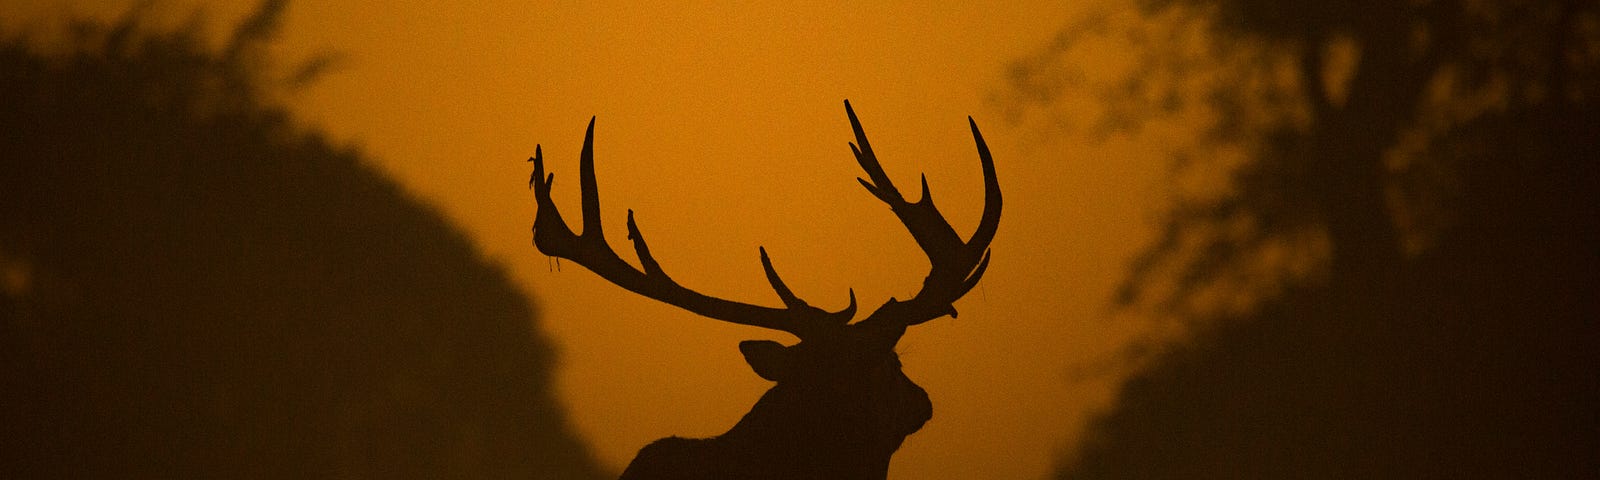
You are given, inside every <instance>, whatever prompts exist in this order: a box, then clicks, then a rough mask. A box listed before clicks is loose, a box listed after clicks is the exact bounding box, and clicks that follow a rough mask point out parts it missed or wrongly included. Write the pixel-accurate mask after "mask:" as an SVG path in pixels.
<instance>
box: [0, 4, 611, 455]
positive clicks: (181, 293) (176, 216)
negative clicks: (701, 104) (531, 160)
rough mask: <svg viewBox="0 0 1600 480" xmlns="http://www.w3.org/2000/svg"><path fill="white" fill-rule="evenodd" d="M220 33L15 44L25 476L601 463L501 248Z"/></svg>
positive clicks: (17, 397) (2, 318)
mask: <svg viewBox="0 0 1600 480" xmlns="http://www.w3.org/2000/svg"><path fill="white" fill-rule="evenodd" d="M281 8H282V2H268V3H266V4H264V5H263V8H262V9H261V11H260V12H258V13H257V14H256V15H255V16H253V17H252V18H250V19H248V20H246V22H245V23H244V24H242V25H241V26H240V27H239V30H238V32H237V33H236V35H235V37H234V38H233V40H232V42H231V43H229V44H228V46H227V47H225V48H224V49H223V50H221V51H211V50H209V49H207V48H205V47H204V46H203V45H204V42H202V41H200V40H199V38H197V37H198V34H197V33H196V29H195V28H193V27H191V28H187V29H182V30H179V31H174V32H161V31H153V30H151V29H149V28H146V27H141V26H139V23H138V22H139V18H138V17H139V16H138V15H131V16H130V17H129V19H128V20H126V21H124V22H122V23H118V24H112V25H104V24H93V23H83V24H80V25H77V26H75V27H74V28H72V29H71V32H73V33H72V34H71V35H69V36H68V38H65V39H63V40H60V41H53V42H50V41H44V40H38V39H33V40H26V39H20V38H17V37H14V36H7V39H6V40H5V41H4V42H3V43H0V192H3V193H0V198H3V201H0V286H3V287H4V288H3V289H0V372H3V375H0V477H4V478H217V477H245V478H325V477H341V478H569V479H591V478H598V477H600V473H599V471H598V468H597V467H596V466H595V464H594V462H593V460H592V458H591V457H590V455H589V453H588V452H587V450H586V448H585V447H584V446H583V445H582V444H581V443H580V442H579V441H578V439H577V438H576V437H575V436H574V435H573V433H572V431H571V430H570V429H569V427H568V426H567V425H566V424H565V420H564V414H563V412H562V410H561V409H560V406H559V405H558V404H557V402H556V399H555V395H554V393H553V392H552V391H551V382H550V377H551V375H550V374H551V370H552V368H553V367H554V365H555V361H554V356H553V352H552V347H551V346H550V344H549V342H548V341H547V340H546V339H545V338H543V337H542V336H541V335H540V333H539V331H538V330H537V329H536V324H535V322H534V312H533V310H532V309H531V307H530V305H529V303H528V301H527V300H526V299H525V298H524V297H523V296H522V295H521V294H520V293H519V292H518V290H517V289H516V288H515V287H514V286H513V285H512V283H511V282H510V281H509V280H508V279H507V277H506V276H505V274H504V272H502V271H501V270H500V268H499V267H497V266H495V265H493V264H491V263H490V262H488V261H486V260H485V259H484V258H483V257H482V256H481V255H480V253H479V252H477V251H476V250H475V249H474V247H473V246H472V245H471V243H470V242H469V240H468V239H467V238H466V237H465V236H464V235H463V234H462V233H461V232H459V231H458V230H457V229H456V228H455V227H453V226H451V225H449V224H447V223H446V222H445V221H444V220H443V218H442V217H441V216H440V215H439V214H438V213H437V212H435V211H433V210H432V209H430V208H429V207H427V206H425V205H424V204H422V203H421V202H419V201H417V200H416V199H414V198H412V197H411V196H409V195H408V194H407V193H405V192H404V191H402V190H401V189H400V187H398V186H397V185H396V184H395V183H393V182H392V181H391V180H389V179H387V178H385V177H384V176H382V175H381V174H380V173H378V172H377V171H376V170H375V169H374V168H373V167H372V166H371V165H370V162H369V161H368V160H367V159H365V158H363V157H362V156H361V154H360V153H359V152H356V151H354V150H353V149H349V148H341V147H336V146H333V145H330V144H329V143H328V142H327V141H326V140H325V139H323V138H322V137H321V136H320V135H318V134H316V133H315V132H306V131H304V130H301V129H298V128H296V127H295V126H294V125H293V123H292V121H291V120H290V119H289V117H288V115H287V114H286V113H285V112H284V110H282V109H281V108H280V107H278V106H276V105H275V104H274V103H273V102H271V101H269V100H268V99H269V98H270V97H271V94H272V91H273V88H274V86H273V85H271V82H268V81H266V80H263V78H264V77H265V74H264V73H262V71H263V70H262V69H261V65H262V63H263V62H264V61H265V60H264V59H263V58H262V55H263V53H262V51H263V50H262V49H263V48H264V47H263V43H264V42H265V40H266V39H267V38H268V37H270V36H271V32H272V30H273V27H274V26H275V24H276V20H277V18H276V16H277V14H278V12H279V11H281Z"/></svg>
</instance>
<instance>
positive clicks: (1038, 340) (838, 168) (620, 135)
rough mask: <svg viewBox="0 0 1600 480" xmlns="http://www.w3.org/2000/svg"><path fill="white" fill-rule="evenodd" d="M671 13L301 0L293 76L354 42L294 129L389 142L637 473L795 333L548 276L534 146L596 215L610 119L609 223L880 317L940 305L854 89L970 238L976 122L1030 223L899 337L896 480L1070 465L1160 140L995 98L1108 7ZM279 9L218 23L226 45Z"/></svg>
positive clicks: (728, 400) (698, 275) (569, 200)
mask: <svg viewBox="0 0 1600 480" xmlns="http://www.w3.org/2000/svg"><path fill="white" fill-rule="evenodd" d="M24 3H26V5H24ZM132 3H133V2H123V1H108V2H50V1H35V2H32V3H29V2H7V4H6V5H5V6H0V16H3V17H4V18H6V19H7V21H8V24H12V25H15V24H18V23H19V21H21V22H27V21H37V20H45V21H48V20H52V19H60V18H66V17H67V16H68V15H69V13H70V12H78V13H84V14H92V15H97V16H107V17H110V16H115V15H118V14H120V13H121V12H124V11H126V10H127V9H128V7H129V5H130V4H132ZM192 3H193V4H198V3H201V2H192ZM648 3H650V2H556V3H553V4H548V5H541V4H537V3H536V2H514V1H507V0H487V1H477V2H397V3H396V4H394V5H383V6H375V4H374V3H372V2H356V1H331V2H329V1H324V2H309V1H308V2H296V3H293V4H291V5H290V7H289V12H288V17H287V19H288V20H287V24H286V25H285V31H284V32H283V34H282V36H281V41H280V42H279V43H278V45H279V46H280V52H279V53H280V55H279V56H278V58H279V59H280V60H284V61H285V62H284V63H288V62H291V61H295V60H299V59H304V58H307V57H308V56H310V55H312V54H314V53H317V52H323V51H329V50H333V51H337V52H340V53H341V54H342V56H343V58H344V61H343V62H342V63H341V64H340V65H341V66H340V68H339V69H337V70H336V71H334V72H333V73H332V74H330V75H328V76H326V77H325V78H323V79H322V80H320V81H319V82H318V83H316V84H315V85H313V86H311V87H309V88H307V89H306V90H304V91H301V92H299V93H298V94H297V95H295V96H294V97H292V98H290V99H289V101H290V102H291V104H292V105H293V106H294V109H295V111H296V112H297V113H298V114H299V115H301V118H302V119H304V120H306V121H307V122H308V125H309V126H315V127H319V128H323V129H325V130H326V131H328V132H329V133H330V134H331V135H332V136H333V137H334V138H336V139H339V140H341V141H346V142H349V143H350V144H352V145H356V146H359V147H360V148H362V149H364V150H365V151H367V152H369V153H370V154H372V156H373V157H374V158H376V159H377V161H379V162H380V164H381V167H382V168H383V169H384V170H386V171H388V172H390V173H391V174H392V175H393V176H394V177H395V178H397V179H398V180H399V182H400V183H402V184H403V185H405V186H406V187H408V188H409V189H411V190H412V191H414V192H415V193H416V194H417V195H418V196H420V197H423V198H425V199H426V200H427V201H429V202H431V203H432V204H434V205H437V206H438V208H439V209H440V210H442V211H443V212H445V214H446V215H448V216H449V217H450V218H452V219H453V220H455V221H456V222H457V223H458V224H460V225H461V226H463V227H464V229H465V230H466V231H467V232H469V233H470V234H471V235H472V236H473V237H474V239H475V240H476V242H477V244H478V245H479V246H480V247H481V249H482V251H484V252H485V253H486V255H488V256H490V257H492V258H494V259H496V260H497V261H499V262H500V263H502V264H504V265H505V266H506V267H507V268H508V269H509V270H510V271H511V272H512V276H513V277H514V278H516V279H517V280H518V281H519V282H520V283H521V285H522V286H523V287H524V289H525V291H526V292H527V293H528V295H529V296H531V297H532V298H534V299H535V302H536V304H537V306H538V309H539V311H540V314H539V319H540V321H541V322H542V329H543V330H544V331H545V332H547V334H548V335H550V336H551V337H552V339H553V340H554V341H555V342H556V343H557V344H558V345H559V346H560V348H561V360H562V363H561V368H560V371H559V372H558V375H557V378H558V379H559V385H558V387H559V389H560V391H561V395H562V398H564V399H565V401H566V404H567V406H568V408H569V409H570V418H571V419H572V421H573V422H574V423H575V424H576V427H577V429H578V430H579V431H580V432H581V433H582V434H583V436H584V437H585V440H586V441H587V442H589V443H590V445H592V446H593V448H594V450H595V452H596V453H597V454H598V455H599V457H600V458H601V459H602V461H604V462H605V463H606V464H607V466H608V467H609V468H612V469H614V470H617V471H620V469H621V467H622V466H623V465H625V464H626V462H627V461H628V460H629V459H630V458H632V456H633V454H634V453H635V452H636V451H637V450H638V449H639V448H640V447H642V446H643V445H645V444H646V443H648V442H650V441H651V440H654V439H656V438H660V437H664V436H668V435H680V436H689V437H703V436H711V435H716V434H719V433H721V432H723V431H725V430H726V429H727V428H729V427H731V426H732V425H733V424H734V423H735V422H736V421H737V420H738V419H739V417H740V416H741V415H743V414H744V413H745V412H746V411H747V410H748V408H749V407H750V406H751V405H752V404H754V403H755V400H756V399H757V398H758V397H759V396H760V395H761V393H762V392H763V391H765V390H766V388H768V387H769V386H770V384H769V383H768V382H766V381H764V380H762V379H761V378H759V377H757V376H756V375H755V374H754V373H753V372H751V371H750V370H749V368H748V367H747V366H746V365H745V363H744V362H743V360H742V358H741V357H740V355H739V353H738V349H737V348H736V347H737V343H738V342H739V341H740V340H747V339H752V338H773V339H778V340H782V341H786V342H788V341H792V339H791V338H786V337H785V336H784V335H782V334H779V333H776V332H768V331H763V330H760V329H754V328H750V327H742V326H737V325H732V324H724V323H719V322H715V321H712V320H708V319H704V318H699V317H695V316H693V315H691V314H689V313H687V312H683V311H680V310H678V309H676V308H673V307H669V306H667V305H664V304H661V303H657V302H655V301H652V300H648V299H644V298H641V297H638V296H635V295H633V294H630V293H628V292H626V291H623V290H622V289H620V288H617V287H615V286H612V285H609V284H607V283H606V282H605V281H603V280H601V279H599V278H597V277H596V276H595V275H593V274H591V273H589V272H587V271H585V270H583V269H582V268H581V267H577V266H575V265H571V264H570V263H569V264H565V265H563V268H562V269H561V271H559V272H556V271H552V268H551V266H552V265H551V263H550V262H548V261H547V259H546V258H545V257H544V256H543V255H540V254H539V253H538V252H536V251H535V250H534V249H533V248H532V246H531V245H530V243H529V239H530V234H529V227H530V226H531V223H532V219H533V204H532V195H531V194H530V193H529V192H528V191H527V190H526V182H527V176H528V172H529V171H530V169H531V167H530V166H529V165H528V164H526V163H524V160H525V159H526V158H527V157H528V156H530V155H532V153H533V150H534V146H535V145H536V144H542V145H543V148H544V154H545V158H546V159H547V161H548V162H549V165H548V166H549V168H550V169H551V170H552V172H554V173H555V176H556V187H555V188H556V192H555V193H556V195H557V199H556V201H557V202H558V203H559V204H561V205H562V206H563V209H564V210H567V211H571V212H575V211H576V208H577V205H578V193H577V181H576V180H577V156H578V150H579V147H580V145H581V142H582V139H583V128H584V126H585V124H586V123H587V122H588V120H589V118H590V117H591V116H597V117H598V121H597V125H596V158H597V173H598V176H599V184H600V190H601V198H602V207H603V208H604V218H605V219H606V220H607V222H608V224H607V228H608V229H610V230H611V231H612V232H620V230H621V228H622V225H623V222H624V221H625V217H626V215H625V214H626V211H627V209H630V208H631V209H633V210H634V211H635V212H636V216H637V218H638V223H639V225H640V228H641V229H642V230H644V231H645V232H646V233H647V234H648V235H650V241H651V246H652V251H653V252H654V253H655V255H656V258H657V259H658V260H659V261H660V263H661V265H662V266H663V268H665V269H666V270H667V271H668V272H669V273H671V274H672V275H673V276H674V278H675V279H677V280H678V281H679V282H680V283H682V284H684V285H685V286H688V287H690V288H694V289H696V290H699V291H701V292H705V293H707V294H711V295H715V296H720V297H724V298H729V299H734V300H740V301H745V302H751V303H763V304H769V305H778V299H777V297H776V296H775V295H774V294H773V293H772V292H771V290H770V289H769V287H768V286H767V283H766V281H765V280H764V278H763V276H762V272H761V268H760V263H759V261H758V258H757V254H756V247H757V246H758V245H760V246H765V247H766V249H767V251H768V252H769V253H771V254H772V257H773V262H774V264H775V266H776V267H777V269H778V270H779V271H781V272H782V273H783V278H784V279H785V280H786V281H787V282H788V284H789V286H790V287H792V288H793V289H794V290H795V291H796V292H797V293H798V294H800V295H801V296H802V297H804V298H806V299H807V300H809V301H811V302H812V303H813V304H815V305H818V306H820V307H823V308H827V309H837V308H839V307H841V306H843V305H844V303H845V301H846V296H845V292H846V289H847V288H851V287H853V288H854V289H855V291H856V294H857V295H858V297H859V300H860V303H861V305H862V308H863V309H864V310H869V311H870V309H871V308H875V307H876V306H877V305H880V304H881V303H882V302H883V301H884V300H886V299H887V298H889V297H891V296H899V297H901V298H904V297H905V296H906V295H909V294H911V293H913V292H915V290H916V289H917V288H918V287H919V286H920V280H921V278H922V276H923V275H925V274H926V268H927V263H926V259H925V258H924V257H923V254H922V253H921V251H920V250H918V249H917V247H916V245H915V244H914V243H913V242H912V241H911V237H910V236H909V235H907V234H906V232H905V231H904V229H903V228H902V227H901V225H899V224H898V223H897V221H896V219H895V218H894V216H893V215H892V214H890V213H889V211H888V209H887V208H884V206H883V205H882V204H880V203H878V202H877V201H876V200H875V199H873V198H872V197H871V195H869V194H867V193H866V192H865V191H863V190H862V189H861V187H860V186H859V185H858V184H857V182H856V181H855V177H857V176H861V173H860V172H859V171H858V167H857V165H856V164H855V162H854V161H853V159H852V158H851V156H850V152H849V148H848V147H847V146H846V142H848V141H850V140H851V139H852V137H851V134H850V128H849V123H848V122H847V121H846V119H845V115H844V109H843V104H842V101H843V100H844V99H850V100H851V101H852V103H853V104H854V105H855V108H856V111H857V113H859V114H860V116H861V120H862V122H863V124H864V126H865V128H866V131H867V133H868V134H869V135H870V137H871V139H872V142H873V146H874V147H875V148H876V150H877V151H878V154H879V157H880V158H881V159H882V161H883V163H884V167H885V169H886V170H887V171H888V173H889V175H890V176H891V177H893V178H894V180H895V181H896V182H897V183H898V184H899V185H901V188H902V189H912V190H914V189H915V188H914V187H915V185H916V181H917V176H918V175H919V174H922V173H926V174H927V178H928V182H929V184H930V186H931V188H932V190H933V194H934V196H935V197H936V198H937V199H938V202H939V205H940V207H941V208H942V209H943V210H944V211H945V212H946V213H947V215H948V216H949V217H950V220H951V223H952V224H954V225H955V226H956V228H957V230H958V231H960V232H962V235H963V236H965V235H968V234H970V232H971V229H972V228H973V227H974V225H975V224H976V220H977V217H978V210H979V208H981V201H982V184H981V176H980V171H979V164H978V159H977V155H976V153H975V150H974V148H973V144H972V138H971V135H970V134H969V133H968V127H967V122H966V117H967V116H968V115H971V116H972V117H973V118H974V119H975V120H976V121H977V123H978V125H979V127H980V128H982V129H983V132H984V135H985V137H986V139H987V140H988V142H989V145H990V147H991V148H992V149H993V151H994V156H995V159H996V163H997V170H998V174H999V177H1000V182H1001V187H1002V189H1003V190H1004V191H1005V195H1006V211H1005V215H1004V218H1003V220H1002V221H1001V226H1000V231H999V235H998V237H997V238H996V240H995V242H994V244H993V248H994V260H993V263H992V264H991V265H990V268H989V272H988V274H987V275H986V276H985V278H984V280H983V283H982V284H980V287H979V288H978V289H977V290H974V291H973V292H972V293H971V294H969V295H968V296H967V297H966V298H965V299H963V300H962V301H960V302H958V303H957V305H956V307H957V309H958V310H959V311H960V312H961V316H960V318H959V319H951V318H943V319H939V320H936V321H933V322H930V323H928V324H925V325H922V326H919V327H917V328H914V329H913V330H912V331H911V333H909V334H908V335H907V336H906V337H905V338H904V339H903V340H902V341H901V342H900V351H901V353H902V360H903V362H904V364H905V366H906V367H905V368H906V371H907V374H908V375H909V376H910V377H911V378H912V379H913V380H915V381H916V382H917V383H919V384H920V385H922V387H923V388H925V389H926V390H927V391H928V392H929V395H930V396H931V397H932V399H933V402H934V417H933V420H932V421H931V422H930V423H928V424H927V426H926V427H925V428H923V430H922V431H921V432H919V433H917V434H915V435H913V436H912V437H910V438H909V439H908V440H907V442H906V444H905V446H904V447H903V448H902V450H901V451H900V452H899V453H898V454H897V455H895V457H894V464H893V467H892V469H891V475H890V476H891V478H898V479H916V478H952V479H981V478H1039V477H1041V476H1043V475H1044V474H1046V473H1047V472H1048V471H1049V470H1050V468H1051V466H1052V464H1053V463H1054V462H1055V461H1056V460H1057V458H1058V457H1059V455H1060V453H1061V452H1062V451H1064V450H1065V449H1066V448H1067V447H1069V446H1070V444H1071V443H1070V442H1072V441H1073V436H1074V434H1075V432H1077V431H1078V429H1079V428H1080V427H1081V425H1082V422H1083V421H1084V420H1085V419H1086V418H1087V415H1089V414H1090V413H1092V412H1093V409H1094V408H1097V407H1100V406H1103V405H1105V404H1106V403H1107V402H1108V401H1109V399H1110V397H1109V395H1110V388H1109V386H1110V385H1112V384H1113V382H1114V380H1116V378H1115V377H1114V376H1112V375H1087V376H1085V375H1081V374H1079V373H1081V372H1084V371H1086V370H1087V371H1092V370H1094V368H1093V365H1096V364H1103V363H1104V361H1105V359H1106V358H1108V356H1109V355H1112V354H1113V352H1115V351H1116V350H1117V349H1118V348H1120V347H1121V346H1123V345H1125V343H1126V342H1127V341H1128V340H1129V339H1130V338H1131V337H1132V336H1133V335H1134V334H1136V333H1137V330H1138V328H1139V327H1138V325H1137V323H1136V322H1127V321H1118V320H1116V319H1113V318H1112V315H1111V314H1110V309H1109V308H1108V304H1107V301H1108V298H1109V294H1110V292H1111V288H1112V286H1114V284H1115V283H1116V281H1117V280H1118V279H1120V278H1121V276H1122V275H1123V273H1124V271H1125V266H1126V263H1127V260H1128V258H1129V257H1130V256H1131V255H1132V254H1133V253H1134V252H1136V251H1137V250H1138V249H1139V248H1140V246H1142V245H1143V244H1144V241H1145V239H1146V238H1147V237H1148V235H1149V232H1150V230H1151V226H1152V222H1153V218H1154V217H1153V216H1152V215H1151V213H1150V212H1151V211H1153V208H1154V206H1155V205H1156V204H1157V203H1156V202H1158V201H1159V200H1160V198H1159V196H1158V192H1159V190H1158V189H1157V188H1156V186H1157V178H1158V175H1159V172H1160V170H1161V165H1162V164H1161V162H1160V161H1159V160H1158V157H1157V154H1158V153H1159V152H1157V151H1155V150H1154V149H1153V148H1152V147H1147V146H1141V145H1139V144H1134V143H1130V142H1120V143H1119V142H1115V141H1113V142H1111V143H1108V144H1106V145H1077V144H1072V142H1063V141H1050V140H1041V135H1040V134H1039V132H1038V131H1036V130H1027V129H1025V128H1024V127H1021V126H1019V125H1016V124H1014V123H1012V122H1008V120H1007V119H1006V118H1005V116H1004V115H1003V112H1002V109H1001V108H999V107H998V106H996V105H995V104H994V102H993V101H992V100H991V98H992V97H993V96H994V95H995V94H996V93H997V92H1000V91H1002V90H1003V89H1004V86H1005V83H1004V82H1005V73H1006V68H1007V66H1008V65H1009V64H1010V63H1011V62H1012V61H1013V60H1015V59H1017V58H1020V57H1022V56H1024V55H1027V54H1028V53H1030V52H1032V51H1035V50H1037V49H1039V48H1042V47H1043V46H1044V45H1046V44H1047V43H1048V42H1049V41H1050V40H1051V38H1052V37H1053V35H1054V34H1055V32H1056V31H1057V30H1058V29H1059V28H1061V26H1062V25H1064V24H1066V23H1067V22H1069V21H1071V20H1072V19H1074V18H1078V16H1080V15H1082V14H1083V13H1084V11H1085V9H1086V8H1087V7H1085V6H1083V5H1082V4H1077V5H1058V4H1055V3H1053V2H1001V3H1006V4H1005V5H1004V6H993V5H983V6H980V5H979V4H978V3H974V2H952V5H950V6H942V7H926V6H922V5H918V4H910V3H891V2H884V3H883V4H881V5H873V6H862V5H857V4H855V3H853V2H773V3H772V4H771V6H760V7H757V6H747V5H738V4H735V3H732V2H730V3H726V4H724V3H698V4H694V5H682V6H670V7H669V6H658V5H648ZM1099 3H1106V2H1099ZM253 7H254V5H253V4H252V3H249V2H239V3H238V4H230V5H228V6H226V7H223V6H207V7H206V9H207V12H208V13H209V14H210V15H211V18H213V19H214V21H213V22H212V25H211V28H212V30H213V31H214V32H217V33H219V34H220V33H221V32H224V31H225V29H224V26H225V25H231V24H232V23H233V22H235V21H237V19H238V18H240V17H242V16H243V15H244V14H246V13H247V12H248V11H249V10H250V9H252V8H253ZM192 8H193V7H192V4H191V2H184V1H171V2H166V3H164V4H162V5H159V6H158V7H157V8H156V11H157V12H158V13H160V14H161V15H159V16H160V17H163V18H172V19H174V20H173V21H174V22H176V21H181V20H182V19H183V18H184V17H186V16H187V14H188V12H190V11H191V9H192ZM1108 55H1114V52H1113V53H1108ZM569 215H571V214H569ZM569 221H573V222H575V221H576V218H575V217H569ZM612 237H613V238H611V240H612V241H613V245H614V246H615V247H619V248H617V250H618V251H619V252H623V256H624V258H627V259H629V260H630V261H631V260H632V252H631V249H630V248H627V245H626V244H624V243H616V242H620V241H625V239H624V236H622V235H617V234H613V235H612Z"/></svg>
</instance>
